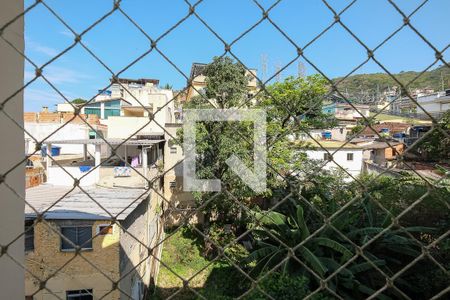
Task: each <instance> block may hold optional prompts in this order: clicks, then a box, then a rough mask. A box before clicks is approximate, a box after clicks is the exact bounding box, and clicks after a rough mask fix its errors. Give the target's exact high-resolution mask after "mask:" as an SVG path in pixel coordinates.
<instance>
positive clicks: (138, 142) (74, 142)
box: [44, 133, 164, 146]
mask: <svg viewBox="0 0 450 300" xmlns="http://www.w3.org/2000/svg"><path fill="white" fill-rule="evenodd" d="M160 135H161V136H162V135H163V133H161V134H157V136H160ZM105 140H106V141H107V142H108V143H109V144H111V145H119V144H122V143H123V141H124V140H125V139H105ZM105 140H104V139H78V140H46V141H45V142H44V143H51V144H71V145H82V144H91V145H101V144H106V142H105ZM161 142H164V140H162V139H157V140H156V139H155V140H149V139H145V140H127V141H126V142H125V143H124V145H135V146H148V145H154V144H158V143H161Z"/></svg>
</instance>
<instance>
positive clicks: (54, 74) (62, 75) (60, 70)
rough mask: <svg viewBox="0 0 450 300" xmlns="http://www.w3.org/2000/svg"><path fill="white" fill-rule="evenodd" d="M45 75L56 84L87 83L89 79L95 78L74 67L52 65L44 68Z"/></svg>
mask: <svg viewBox="0 0 450 300" xmlns="http://www.w3.org/2000/svg"><path fill="white" fill-rule="evenodd" d="M43 75H44V76H45V78H47V80H48V81H50V82H51V83H54V84H75V83H86V81H87V80H90V79H92V78H93V77H92V76H90V75H87V74H83V73H81V72H78V71H76V70H73V69H69V68H64V67H58V66H52V65H49V66H48V67H46V68H44V70H43Z"/></svg>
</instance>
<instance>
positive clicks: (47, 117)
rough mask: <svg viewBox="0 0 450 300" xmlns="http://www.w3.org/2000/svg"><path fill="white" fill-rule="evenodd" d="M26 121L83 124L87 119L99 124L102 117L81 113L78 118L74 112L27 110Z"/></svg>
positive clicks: (90, 122) (93, 123) (89, 121)
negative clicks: (37, 111) (36, 111)
mask: <svg viewBox="0 0 450 300" xmlns="http://www.w3.org/2000/svg"><path fill="white" fill-rule="evenodd" d="M23 115H24V120H25V122H30V123H67V122H71V123H73V124H83V123H84V121H83V120H86V121H87V122H88V123H89V124H92V125H98V124H100V118H99V117H98V116H97V115H85V114H80V115H79V116H77V117H76V118H74V119H73V120H72V118H73V116H74V115H73V113H58V112H54V113H50V112H40V113H35V112H26V113H24V114H23Z"/></svg>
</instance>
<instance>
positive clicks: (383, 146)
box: [363, 141, 403, 149]
mask: <svg viewBox="0 0 450 300" xmlns="http://www.w3.org/2000/svg"><path fill="white" fill-rule="evenodd" d="M388 143H389V144H388ZM400 144H403V143H400V142H396V141H387V142H381V141H374V142H373V143H370V144H368V145H364V146H363V147H364V149H386V148H391V147H394V146H397V145H400Z"/></svg>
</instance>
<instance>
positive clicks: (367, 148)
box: [363, 140, 405, 167]
mask: <svg viewBox="0 0 450 300" xmlns="http://www.w3.org/2000/svg"><path fill="white" fill-rule="evenodd" d="M363 148H364V160H365V161H368V162H372V163H375V164H377V165H379V166H383V167H388V166H389V165H390V164H391V163H392V162H393V161H395V160H396V159H397V158H398V156H399V155H401V154H402V153H403V152H404V151H405V144H403V143H401V142H397V141H393V140H388V141H377V140H375V141H373V142H372V143H370V144H366V145H364V146H363Z"/></svg>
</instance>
